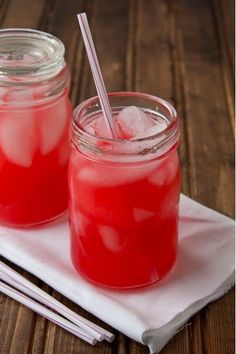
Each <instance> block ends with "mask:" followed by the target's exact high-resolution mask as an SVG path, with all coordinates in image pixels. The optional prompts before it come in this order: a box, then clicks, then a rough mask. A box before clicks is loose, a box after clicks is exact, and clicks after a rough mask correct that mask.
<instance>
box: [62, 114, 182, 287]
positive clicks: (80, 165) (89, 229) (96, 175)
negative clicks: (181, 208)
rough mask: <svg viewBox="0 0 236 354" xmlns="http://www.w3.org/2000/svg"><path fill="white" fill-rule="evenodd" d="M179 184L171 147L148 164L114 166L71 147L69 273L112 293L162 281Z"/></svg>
mask: <svg viewBox="0 0 236 354" xmlns="http://www.w3.org/2000/svg"><path fill="white" fill-rule="evenodd" d="M126 118H127V117H126ZM127 121H128V119H127V120H126V123H127ZM162 123H163V124H164V122H162ZM139 126H140V124H139ZM127 127H129V124H128V125H127V124H126V125H125V126H123V128H127ZM99 128H101V126H100V123H99V122H98V123H95V124H93V125H92V129H91V126H90V127H89V128H88V131H89V132H91V133H93V134H96V132H100V134H101V130H100V131H99ZM146 128H148V129H150V128H152V127H146ZM164 128H165V127H164V126H163V127H162V129H164ZM120 131H122V130H120ZM125 131H126V133H127V129H126V130H125ZM123 132H124V130H123ZM138 133H139V132H135V134H136V135H137V134H138ZM103 135H104V134H103ZM120 138H121V136H120ZM124 138H127V134H126V135H125V136H124ZM179 181H180V176H179V162H178V156H177V152H176V147H174V148H173V149H172V150H171V151H169V152H168V153H166V154H164V155H163V156H161V157H158V158H154V159H152V160H149V161H139V162H119V163H117V162H115V161H104V160H103V161H102V160H98V159H95V158H91V157H88V156H86V155H84V154H83V153H81V152H79V151H78V150H76V149H75V148H72V153H71V158H70V164H69V185H70V188H69V190H70V198H69V209H70V227H71V255H72V260H73V263H74V266H75V268H76V269H77V270H78V271H79V272H80V273H82V274H83V275H84V276H85V277H87V278H88V279H89V280H91V281H93V282H95V283H97V284H102V285H105V286H110V287H115V288H131V287H137V286H144V285H147V284H150V283H153V282H156V281H158V280H160V279H161V278H162V277H163V276H165V274H167V273H168V272H169V270H170V269H171V268H172V266H173V264H174V262H175V258H176V250H177V234H178V230H177V229H178V202H179V188H180V187H179V184H180V183H179Z"/></svg>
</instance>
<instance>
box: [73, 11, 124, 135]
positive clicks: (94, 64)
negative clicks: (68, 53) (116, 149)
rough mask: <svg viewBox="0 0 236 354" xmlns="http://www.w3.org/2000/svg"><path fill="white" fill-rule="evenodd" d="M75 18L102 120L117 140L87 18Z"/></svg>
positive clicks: (80, 15)
mask: <svg viewBox="0 0 236 354" xmlns="http://www.w3.org/2000/svg"><path fill="white" fill-rule="evenodd" d="M77 17H78V21H79V25H80V29H81V33H82V37H83V40H84V45H85V48H86V52H87V56H88V60H89V64H90V68H91V71H92V74H93V79H94V82H95V86H96V89H97V93H98V97H99V100H100V104H101V107H102V111H103V115H104V119H105V122H106V126H107V128H108V130H109V132H110V134H111V137H112V138H117V137H118V134H117V130H116V126H115V123H114V120H113V117H112V111H111V107H110V104H109V101H108V97H107V92H106V87H105V84H104V81H103V77H102V73H101V69H100V66H99V62H98V58H97V54H96V50H95V47H94V43H93V38H92V35H91V32H90V28H89V24H88V20H87V16H86V14H85V13H81V14H77Z"/></svg>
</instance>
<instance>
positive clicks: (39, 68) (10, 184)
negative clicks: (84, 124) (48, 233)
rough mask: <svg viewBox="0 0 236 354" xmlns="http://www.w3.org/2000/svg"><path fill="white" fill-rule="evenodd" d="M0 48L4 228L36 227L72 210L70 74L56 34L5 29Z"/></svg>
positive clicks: (0, 191)
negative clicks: (69, 189) (69, 203)
mask: <svg viewBox="0 0 236 354" xmlns="http://www.w3.org/2000/svg"><path fill="white" fill-rule="evenodd" d="M0 44H4V48H5V49H4V50H5V54H4V56H3V55H2V56H1V59H0V64H1V68H2V69H1V70H2V71H4V72H3V73H2V75H1V79H0V223H2V224H5V225H9V226H30V225H35V224H39V223H42V222H46V221H49V220H52V219H54V218H55V217H57V216H58V215H60V214H61V213H63V212H64V211H65V209H66V208H67V162H68V156H69V139H68V125H69V121H70V117H71V106H70V102H69V99H68V90H69V73H68V69H67V67H66V65H65V62H64V58H63V56H64V46H63V44H62V43H61V42H60V41H59V40H58V39H57V38H55V37H53V36H51V35H48V34H46V33H43V32H39V31H33V30H3V31H0ZM12 47H14V53H13V52H12V50H11V48H12ZM50 50H51V52H50ZM10 53H13V54H10ZM36 54H37V57H36ZM12 63H13V64H14V66H13V64H12ZM1 70H0V71H1Z"/></svg>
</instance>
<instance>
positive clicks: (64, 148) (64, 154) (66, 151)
mask: <svg viewBox="0 0 236 354" xmlns="http://www.w3.org/2000/svg"><path fill="white" fill-rule="evenodd" d="M69 156H70V144H69V141H68V140H66V141H65V143H64V144H62V145H61V146H60V148H59V149H58V161H59V164H60V165H61V166H62V167H63V166H65V165H66V164H67V162H68V160H69Z"/></svg>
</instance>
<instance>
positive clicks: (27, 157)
mask: <svg viewBox="0 0 236 354" xmlns="http://www.w3.org/2000/svg"><path fill="white" fill-rule="evenodd" d="M34 118H35V117H34V112H33V110H32V109H27V110H25V111H18V112H15V111H9V112H6V111H5V112H4V113H1V116H0V146H1V148H2V150H3V152H4V154H5V156H6V157H7V159H9V160H10V161H11V162H13V163H15V164H17V165H19V166H22V167H30V166H31V165H32V161H33V157H34V153H35V150H36V147H37V139H36V134H35V119H34Z"/></svg>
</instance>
